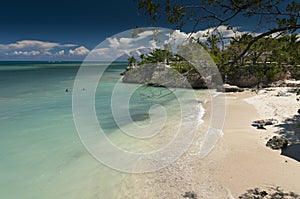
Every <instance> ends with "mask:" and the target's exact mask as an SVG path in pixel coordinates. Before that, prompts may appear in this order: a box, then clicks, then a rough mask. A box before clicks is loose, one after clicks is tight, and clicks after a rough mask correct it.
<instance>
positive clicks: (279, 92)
mask: <svg viewBox="0 0 300 199" xmlns="http://www.w3.org/2000/svg"><path fill="white" fill-rule="evenodd" d="M291 95H292V93H288V92H286V91H278V93H277V94H276V96H277V97H287V96H291Z"/></svg>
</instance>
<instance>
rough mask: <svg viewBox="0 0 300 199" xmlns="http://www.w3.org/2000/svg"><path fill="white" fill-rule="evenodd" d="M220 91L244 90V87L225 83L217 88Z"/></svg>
mask: <svg viewBox="0 0 300 199" xmlns="http://www.w3.org/2000/svg"><path fill="white" fill-rule="evenodd" d="M217 91H218V92H243V91H244V89H242V88H239V87H238V86H234V85H229V84H224V85H223V87H218V88H217Z"/></svg>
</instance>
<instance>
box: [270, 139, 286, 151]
mask: <svg viewBox="0 0 300 199" xmlns="http://www.w3.org/2000/svg"><path fill="white" fill-rule="evenodd" d="M266 146H267V147H270V148H271V149H274V150H279V149H285V148H286V147H287V146H288V140H287V139H285V138H284V137H281V136H273V138H271V139H269V140H268V142H267V144H266Z"/></svg>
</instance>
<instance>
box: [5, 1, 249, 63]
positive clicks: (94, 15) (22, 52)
mask: <svg viewBox="0 0 300 199" xmlns="http://www.w3.org/2000/svg"><path fill="white" fill-rule="evenodd" d="M244 24H246V25H247V26H245V25H244ZM251 24H252V23H251V21H247V22H244V21H241V20H237V21H236V25H237V26H244V28H246V29H247V27H248V29H251ZM151 25H153V24H151V22H150V21H149V20H147V17H145V16H143V15H142V14H138V12H137V5H136V2H134V1H133V0H108V1H107V0H76V1H74V0H73V1H71V0H52V1H40V0H39V1H36V0H26V1H24V0H10V1H2V2H1V7H0V27H1V31H0V60H82V59H83V58H84V57H85V56H86V54H87V53H88V52H89V50H91V49H93V48H94V47H95V46H96V45H97V44H99V43H100V42H102V41H103V40H105V39H106V38H108V37H110V36H112V35H114V34H117V33H119V32H122V31H125V30H129V29H132V28H135V27H136V26H137V27H147V26H151ZM158 25H159V26H162V27H166V25H165V24H164V23H161V24H158ZM169 27H170V26H169ZM189 29H191V28H190V27H185V29H183V31H185V30H189Z"/></svg>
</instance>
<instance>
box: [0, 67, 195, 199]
mask: <svg viewBox="0 0 300 199" xmlns="http://www.w3.org/2000/svg"><path fill="white" fill-rule="evenodd" d="M96 65H97V66H98V67H103V66H102V65H101V63H97V64H96ZM126 65H127V64H126V63H113V64H111V65H110V67H109V68H108V69H107V70H106V72H105V73H104V75H103V77H102V79H101V82H100V83H99V86H98V88H97V92H96V94H95V98H96V112H97V116H98V120H99V123H100V124H101V126H102V128H103V129H104V130H105V132H106V133H107V135H108V136H109V137H111V138H112V139H115V142H116V143H118V144H121V145H122V144H124V143H125V144H124V147H125V148H126V147H129V148H130V147H131V144H132V143H131V142H130V141H128V140H126V138H124V137H122V136H119V135H118V126H117V124H116V123H115V122H114V120H113V115H112V113H111V107H110V97H111V93H112V90H113V87H114V85H115V83H116V82H117V81H118V80H119V79H120V73H121V72H123V71H124V69H125V67H126ZM79 67H80V63H77V62H62V63H43V62H1V64H0V162H1V163H0V196H1V198H5V199H20V198H22V199H40V198H43V199H53V198H57V199H60V198H61V199H76V198H78V199H79V198H86V199H89V198H91V199H95V198H114V197H115V195H120V191H121V184H122V180H123V179H124V178H126V176H127V175H128V174H125V173H122V172H118V171H116V170H114V169H110V168H109V167H106V166H104V165H102V164H101V163H99V162H98V161H96V159H95V158H93V157H92V156H91V155H90V154H89V153H88V152H87V150H86V149H85V147H84V146H83V145H82V143H81V141H80V139H79V136H78V134H77V132H76V128H75V124H74V121H73V114H72V89H73V84H74V79H75V77H76V73H77V71H78V69H79ZM132 86H136V85H132V84H128V87H132ZM66 89H68V91H69V92H65V90H66ZM85 89H88V88H85ZM144 89H145V88H140V89H139V90H138V91H137V92H136V93H134V94H133V96H132V98H131V101H132V102H133V103H132V105H131V106H130V113H131V114H132V119H133V120H134V121H135V122H137V123H139V124H144V123H148V122H149V115H148V110H149V108H150V107H151V106H152V105H153V104H155V103H160V104H162V105H164V106H166V107H167V110H169V111H170V112H171V114H170V117H171V116H172V114H174V113H175V112H177V111H180V110H179V109H178V105H174V104H173V102H174V101H176V100H174V99H175V97H174V96H173V95H172V94H168V95H164V97H157V98H155V99H154V100H153V96H151V97H149V96H150V95H153V94H154V93H159V94H160V96H162V94H163V93H164V92H167V91H165V89H164V88H153V89H154V90H151V91H149V92H148V91H146V92H148V94H149V95H148V96H147V95H145V90H144ZM83 92H84V90H83ZM141 92H142V93H143V94H141ZM191 119H193V118H191ZM128 125H131V124H128ZM126 143H131V144H130V145H127V144H126Z"/></svg>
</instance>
